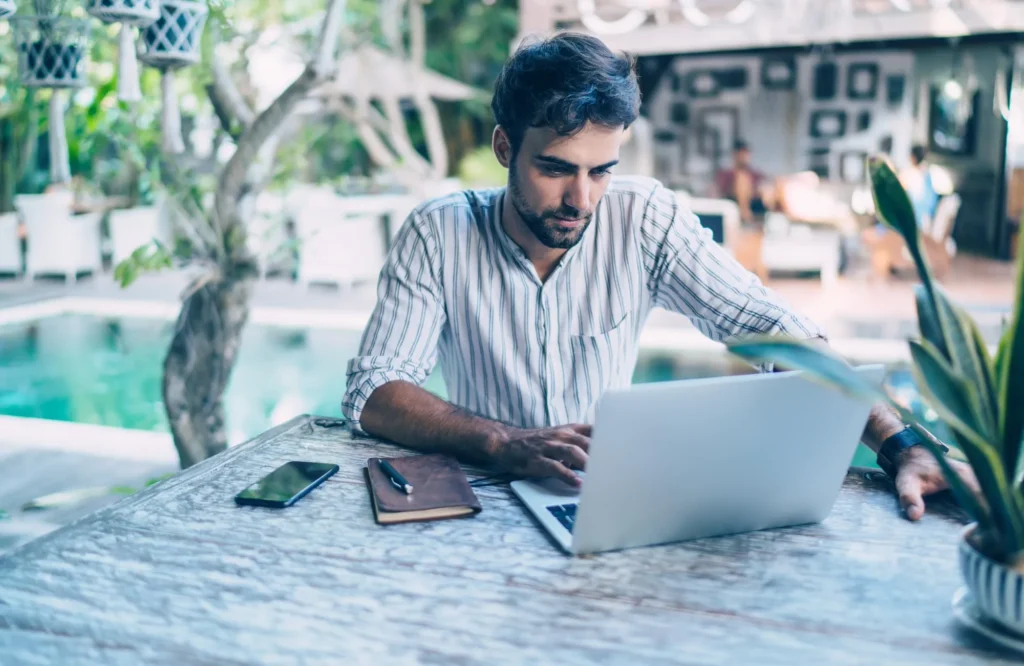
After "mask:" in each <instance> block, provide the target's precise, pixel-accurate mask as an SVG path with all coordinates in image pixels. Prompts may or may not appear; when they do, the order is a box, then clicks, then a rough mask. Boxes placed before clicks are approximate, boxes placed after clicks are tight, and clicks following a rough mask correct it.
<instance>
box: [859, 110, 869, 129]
mask: <svg viewBox="0 0 1024 666" xmlns="http://www.w3.org/2000/svg"><path fill="white" fill-rule="evenodd" d="M856 127H857V131H858V132H865V131H867V130H868V129H870V127H871V111H869V110H868V109H864V110H863V111H860V112H858V113H857V125H856Z"/></svg>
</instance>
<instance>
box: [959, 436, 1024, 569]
mask: <svg viewBox="0 0 1024 666" xmlns="http://www.w3.org/2000/svg"><path fill="white" fill-rule="evenodd" d="M953 436H954V437H956V441H957V444H958V445H959V447H960V450H961V451H963V452H964V455H966V456H967V460H968V462H969V464H970V466H971V470H972V471H973V472H974V476H975V477H976V478H977V479H978V485H979V486H980V487H981V493H982V495H983V496H984V497H985V502H986V503H987V504H988V507H989V512H990V514H991V516H992V524H993V525H994V526H995V528H996V531H997V532H998V534H999V535H1000V541H1001V544H1002V545H1003V546H1004V547H1005V549H1006V551H1007V552H1008V553H1017V552H1020V551H1021V550H1024V504H1022V501H1021V499H1022V498H1021V497H1020V495H1019V493H1017V491H1016V490H1015V489H1014V488H1013V487H1012V486H1011V485H1010V483H1009V479H1008V476H1007V475H1006V474H1005V471H1004V470H1003V466H1002V460H1001V459H1000V457H999V454H998V453H997V452H996V450H995V448H994V447H992V446H983V447H975V446H974V442H972V441H970V440H969V439H968V438H966V437H964V436H963V435H962V434H961V433H960V432H958V431H955V430H954V431H953Z"/></svg>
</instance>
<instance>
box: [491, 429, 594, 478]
mask: <svg viewBox="0 0 1024 666" xmlns="http://www.w3.org/2000/svg"><path fill="white" fill-rule="evenodd" d="M590 433H591V427H590V426H589V425H584V424H581V423H573V424H570V425H566V426H559V427H557V428H542V429H537V430H522V429H518V428H516V429H511V430H510V431H509V432H508V433H507V434H506V435H505V437H503V438H502V440H503V441H500V442H498V443H497V445H496V446H495V447H494V450H493V454H492V457H493V460H494V464H495V467H497V468H498V469H499V470H500V471H502V472H507V473H509V474H515V475H517V476H520V477H524V478H547V477H554V478H557V479H561V480H562V481H565V482H566V483H568V484H570V485H573V486H579V485H580V483H581V481H580V478H579V477H578V476H576V474H575V472H573V470H582V469H583V468H584V467H586V465H587V451H588V450H590Z"/></svg>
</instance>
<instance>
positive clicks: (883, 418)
mask: <svg viewBox="0 0 1024 666" xmlns="http://www.w3.org/2000/svg"><path fill="white" fill-rule="evenodd" d="M904 427H905V426H904V424H903V421H902V420H901V419H900V417H899V415H898V414H897V413H896V412H894V411H893V410H892V408H890V407H889V406H888V405H886V404H885V403H883V402H879V403H876V404H875V406H874V407H872V408H871V414H869V415H868V423H867V425H866V426H865V428H864V435H863V436H862V437H861V441H862V442H864V444H865V446H867V447H868V448H869V449H871V450H872V451H874V452H875V453H878V450H879V449H881V448H882V444H883V443H884V442H885V440H887V439H889V438H890V437H892V436H893V435H895V434H896V433H898V432H899V431H901V430H903V428H904Z"/></svg>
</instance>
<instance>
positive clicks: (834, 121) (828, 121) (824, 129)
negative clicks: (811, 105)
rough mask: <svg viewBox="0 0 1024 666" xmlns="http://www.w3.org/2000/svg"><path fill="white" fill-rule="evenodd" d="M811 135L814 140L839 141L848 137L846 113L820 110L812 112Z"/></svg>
mask: <svg viewBox="0 0 1024 666" xmlns="http://www.w3.org/2000/svg"><path fill="white" fill-rule="evenodd" d="M809 134H810V136H811V137H812V138H814V139H838V138H840V137H842V136H845V135H846V111H844V110H842V109H819V110H818V111H812V112H811V117H810V128H809Z"/></svg>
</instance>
